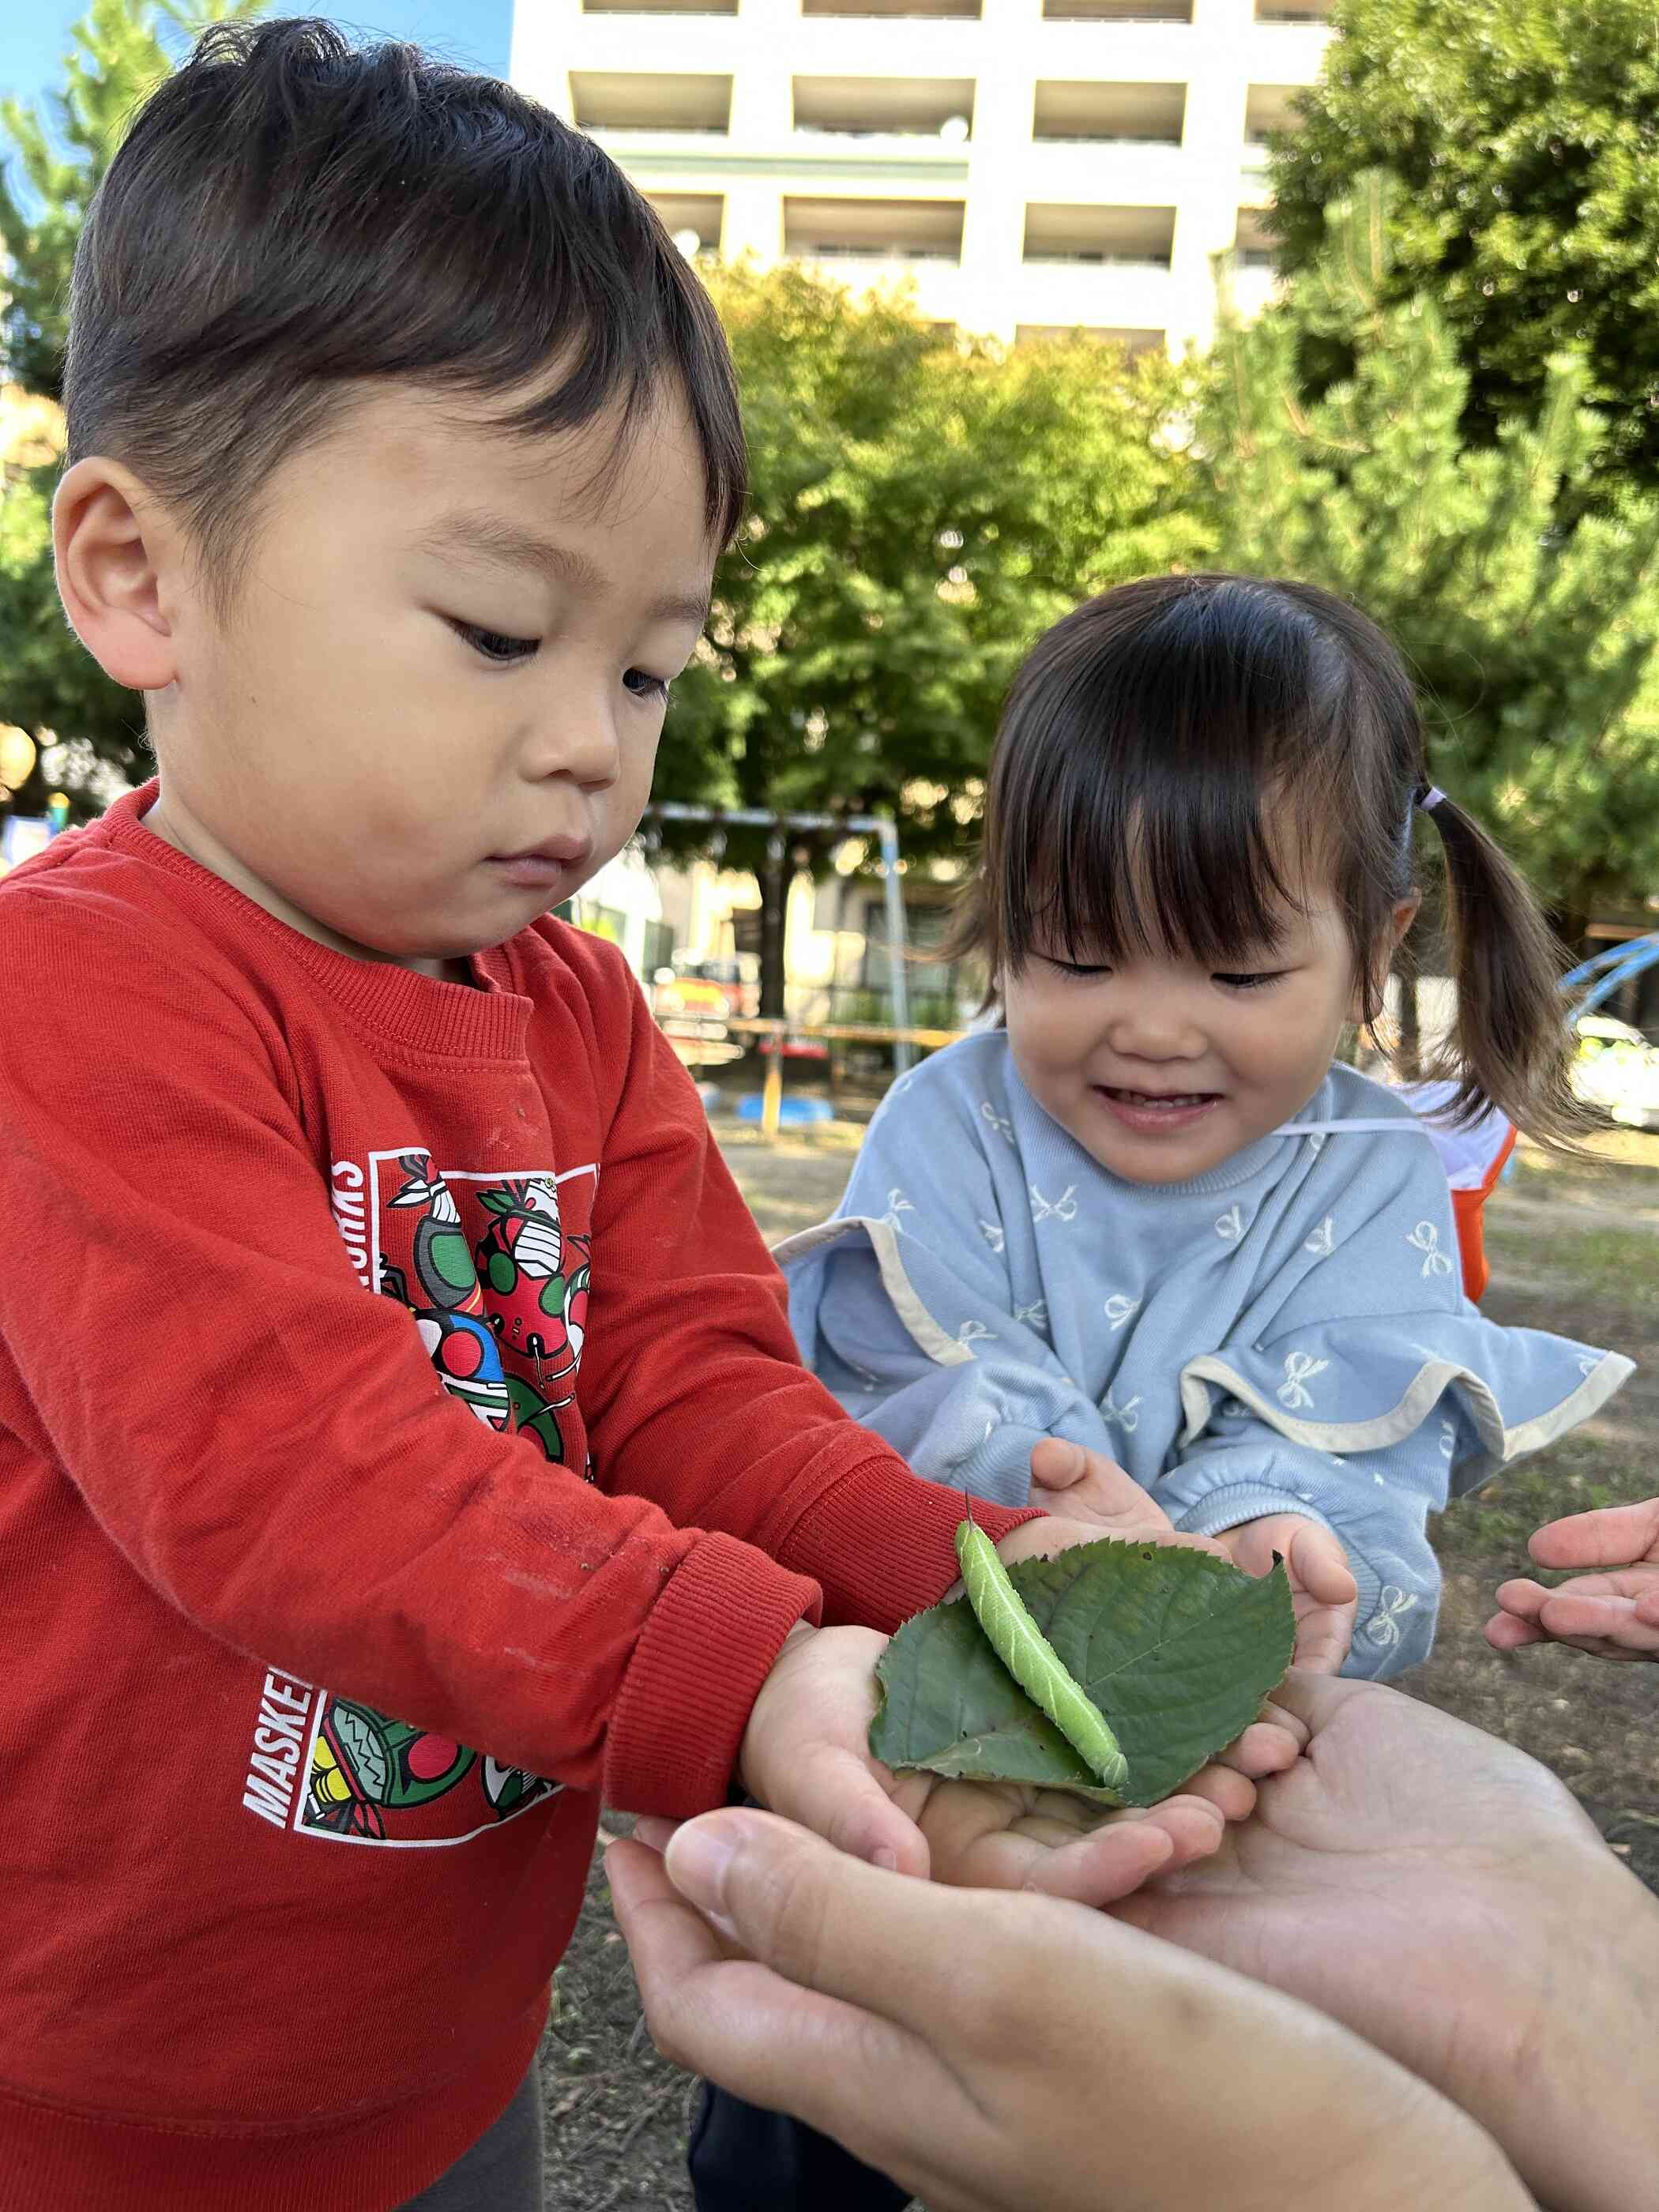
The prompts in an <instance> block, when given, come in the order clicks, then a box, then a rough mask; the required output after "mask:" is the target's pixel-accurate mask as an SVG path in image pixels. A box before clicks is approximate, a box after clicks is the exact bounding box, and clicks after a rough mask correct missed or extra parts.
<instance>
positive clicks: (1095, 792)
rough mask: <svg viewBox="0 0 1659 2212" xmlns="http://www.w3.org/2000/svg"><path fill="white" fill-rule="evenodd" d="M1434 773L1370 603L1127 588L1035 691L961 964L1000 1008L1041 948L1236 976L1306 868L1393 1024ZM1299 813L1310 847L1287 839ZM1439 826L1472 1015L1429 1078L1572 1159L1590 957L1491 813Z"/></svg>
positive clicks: (1008, 753) (1464, 995)
mask: <svg viewBox="0 0 1659 2212" xmlns="http://www.w3.org/2000/svg"><path fill="white" fill-rule="evenodd" d="M1425 784H1426V778H1425V767H1424V749H1423V728H1422V723H1421V720H1420V717H1419V711H1418V705H1417V696H1416V693H1415V691H1414V690H1413V684H1412V679H1411V676H1410V673H1409V671H1407V667H1406V664H1405V662H1404V660H1403V659H1401V655H1400V653H1398V652H1397V651H1396V649H1395V647H1394V646H1393V645H1392V644H1391V643H1390V642H1389V640H1388V639H1387V638H1386V637H1385V636H1384V635H1383V632H1382V631H1381V630H1380V629H1378V628H1377V627H1376V623H1373V622H1371V621H1370V620H1369V619H1368V618H1367V617H1365V616H1364V615H1362V614H1361V613H1359V612H1358V610H1357V609H1356V608H1354V607H1352V606H1350V605H1347V604H1346V602H1345V601H1344V600H1341V599H1336V598H1334V597H1333V595H1332V594H1331V593H1330V592H1322V591H1320V590H1318V589H1317V588H1316V586H1313V585H1311V584H1298V583H1281V582H1268V581H1265V580H1259V579H1257V578H1255V577H1246V576H1227V575H1196V576H1193V575H1188V576H1148V577H1145V578H1143V579H1141V580H1139V582H1137V583H1133V584H1125V585H1123V586H1121V587H1120V588H1119V589H1118V590H1116V591H1113V592H1105V593H1103V595H1102V596H1101V597H1100V598H1099V599H1091V600H1089V601H1088V602H1087V603H1086V604H1085V605H1083V606H1080V607H1079V608H1077V609H1076V610H1075V611H1073V613H1071V614H1069V615H1067V616H1066V617H1065V619H1064V620H1063V621H1061V622H1060V623H1056V624H1055V625H1054V629H1051V630H1049V631H1048V634H1047V635H1045V636H1044V637H1042V639H1040V640H1039V641H1038V642H1037V645H1036V647H1035V649H1034V650H1033V652H1032V653H1031V655H1030V659H1028V660H1027V661H1026V663H1025V665H1024V667H1023V668H1022V669H1021V670H1020V671H1019V673H1018V676H1017V677H1016V678H1015V679H1014V683H1013V686H1012V690H1011V691H1010V693H1009V696H1008V701H1007V704H1006V708H1005V709H1004V713H1003V718H1002V724H1001V727H1000V731H999V732H998V736H997V741H996V747H995V750H994V753H993V755H992V759H991V766H990V772H989V776H988V779H987V790H986V800H985V830H984V841H983V844H982V847H981V855H980V862H979V866H978V869H977V871H976V872H975V875H974V877H973V878H972V879H971V881H970V882H969V884H968V885H967V887H966V890H965V891H964V893H963V900H962V902H961V905H960V907H959V908H958V912H957V921H956V926H955V928H954V931H953V932H952V934H951V939H950V941H949V943H948V944H947V945H945V947H944V948H943V950H942V953H941V957H945V958H959V957H963V955H964V954H967V953H969V952H977V953H981V954H982V955H983V956H984V957H986V958H987V960H988V962H989V964H990V971H991V979H992V980H991V994H992V997H993V999H994V997H995V995H996V990H997V982H998V979H999V978H1000V976H1003V975H1011V974H1012V975H1018V973H1019V971H1020V970H1021V969H1023V968H1024V966H1025V964H1026V963H1027V961H1028V960H1030V958H1031V957H1033V955H1034V954H1036V952H1038V951H1042V950H1048V951H1055V952H1058V953H1060V955H1061V956H1062V957H1075V958H1077V959H1079V960H1080V961H1085V962H1093V961H1099V962H1103V963H1106V964H1108V965H1109V964H1110V963H1112V962H1114V961H1116V960H1120V959H1121V958H1123V957H1125V955H1126V954H1128V953H1135V952H1139V953H1140V954H1142V955H1146V954H1149V953H1151V954H1156V953H1158V952H1160V951H1165V950H1170V951H1175V952H1176V953H1178V954H1189V955H1191V956H1192V957H1194V958H1196V959H1199V960H1201V961H1203V962H1205V963H1206V964H1210V965H1212V966H1214V967H1216V968H1218V969H1227V968H1229V967H1233V966H1237V964H1238V963H1239V960H1240V957H1241V954H1244V953H1247V952H1248V951H1249V949H1250V948H1254V947H1262V948H1270V947H1271V946H1272V945H1273V943H1274V942H1275V940H1276V939H1277V938H1278V937H1279V935H1281V934H1282V917H1283V915H1284V912H1285V908H1286V907H1287V906H1294V904H1295V901H1296V884H1295V881H1294V878H1295V876H1296V875H1297V873H1298V872H1301V871H1305V877H1304V880H1306V881H1309V882H1316V883H1322V884H1328V885H1329V886H1330V887H1331V890H1332V891H1333V893H1334V896H1335V899H1336V901H1337V903H1338V906H1339V908H1340V911H1341V914H1342V915H1343V918H1344V921H1345V922H1346V928H1347V933H1348V941H1349V944H1350V945H1351V947H1352V952H1353V959H1354V969H1355V973H1356V975H1358V976H1359V977H1360V978H1361V979H1362V982H1363V990H1364V1016H1365V1019H1366V1021H1367V1022H1368V1023H1369V1022H1375V1021H1376V1019H1377V1018H1379V1016H1380V1015H1381V1013H1382V1011H1383V982H1384V971H1385V965H1386V963H1385V962H1384V961H1383V959H1382V958H1381V957H1380V953H1381V951H1382V948H1383V947H1385V946H1386V945H1387V944H1388V941H1389V939H1388V929H1389V920H1390V916H1391V913H1392V909H1393V908H1394V905H1395V902H1396V901H1397V900H1400V899H1402V898H1404V897H1406V896H1407V895H1408V894H1409V893H1410V892H1411V890H1412V889H1413V865H1412V838H1411V823H1412V820H1413V800H1414V798H1415V797H1416V796H1417V795H1418V794H1419V792H1421V791H1422V790H1423V789H1424V788H1425ZM1275 794H1282V795H1283V797H1284V798H1285V799H1287V800H1288V802H1289V805H1288V809H1286V808H1285V807H1282V806H1273V804H1272V802H1273V798H1274V795H1275ZM1264 795H1265V796H1266V797H1267V799H1268V801H1269V807H1268V809H1267V810H1264V807H1263V804H1262V802H1263V799H1264ZM1264 813H1270V814H1271V816H1272V817H1273V818H1272V819H1271V821H1269V820H1268V819H1267V818H1264ZM1287 814H1288V826H1289V829H1290V833H1291V836H1292V837H1293V839H1294V840H1295V841H1296V843H1295V848H1294V849H1292V850H1291V851H1289V852H1286V851H1285V849H1284V848H1283V845H1282V842H1281V843H1280V844H1279V845H1278V846H1275V844H1274V842H1273V838H1274V836H1277V837H1279V839H1280V840H1281V841H1282V839H1283V836H1284V835H1285V827H1286V819H1285V817H1286V815H1287ZM1431 820H1432V821H1433V823H1434V826H1435V828H1436V829H1437V831H1438V832H1439V836H1440V840H1441V844H1442V848H1443V852H1444V856H1445V866H1446V892H1447V907H1448V909H1449V911H1448V917H1447V919H1448V924H1449V936H1450V940H1451V945H1452V968H1453V974H1454V978H1455V983H1456V990H1457V1013H1456V1023H1455V1030H1454V1033H1453V1035H1452V1036H1451V1037H1450V1038H1449V1040H1448V1042H1447V1043H1446V1046H1445V1048H1444V1049H1443V1052H1442V1053H1441V1054H1439V1056H1438V1058H1437V1061H1436V1063H1435V1064H1434V1065H1433V1066H1431V1067H1430V1068H1429V1069H1428V1070H1427V1071H1426V1072H1427V1073H1430V1074H1431V1075H1433V1076H1435V1077H1438V1078H1443V1079H1451V1080H1453V1081H1455V1083H1456V1085H1457V1086H1458V1089H1457V1096H1456V1098H1455V1102H1454V1103H1453V1105H1452V1107H1451V1109H1449V1111H1450V1115H1451V1117H1452V1118H1453V1119H1455V1120H1456V1119H1462V1120H1468V1119H1472V1118H1474V1116H1475V1115H1478V1114H1479V1113H1480V1112H1481V1111H1482V1110H1483V1109H1484V1108H1485V1106H1486V1103H1487V1102H1488V1101H1490V1102H1491V1103H1492V1104H1494V1105H1496V1106H1498V1107H1499V1108H1500V1109H1502V1110H1503V1111H1504V1113H1505V1114H1506V1115H1508V1116H1509V1117H1510V1120H1511V1121H1513V1122H1515V1124H1516V1127H1519V1128H1522V1129H1524V1130H1525V1131H1526V1132H1527V1133H1528V1134H1529V1135H1530V1136H1533V1137H1534V1138H1536V1139H1540V1140H1541V1141H1542V1142H1544V1143H1546V1144H1555V1145H1560V1146H1567V1147H1569V1148H1571V1142H1572V1139H1574V1138H1575V1137H1576V1136H1578V1135H1581V1134H1582V1133H1583V1132H1584V1131H1585V1130H1587V1129H1589V1128H1592V1127H1597V1126H1599V1117H1597V1116H1596V1115H1594V1114H1593V1113H1592V1112H1590V1111H1589V1109H1586V1108H1585V1107H1584V1106H1583V1105H1582V1104H1581V1103H1580V1102H1579V1101H1578V1100H1577V1099H1576V1098H1575V1097H1573V1095H1572V1091H1571V1085H1570V1082H1569V1069H1570V1066H1571V1054H1572V1040H1571V1031H1570V1030H1569V1029H1568V1026H1567V1022H1566V1015H1565V1004H1564V1001H1563V1000H1562V998H1561V995H1560V993H1559V989H1558V987H1557V978H1558V976H1559V975H1560V973H1561V972H1562V969H1563V968H1564V967H1565V964H1566V963H1565V960H1564V959H1563V958H1562V957H1560V952H1559V947H1558V946H1557V945H1556V944H1555V941H1554V939H1553V937H1552V936H1551V934H1550V932H1549V929H1548V927H1547V924H1546V922H1545V921H1544V918H1543V916H1542V915H1541V913H1540V912H1539V910H1538V908H1537V905H1536V904H1535V902H1534V900H1533V897H1532V895H1531V893H1530V892H1529V890H1528V888H1527V885H1526V884H1525V883H1524V881H1523V880H1522V878H1521V876H1520V875H1519V873H1518V872H1517V871H1516V869H1515V867H1514V866H1512V865H1511V863H1510V861H1509V860H1507V859H1506V858H1505V856H1504V854H1503V853H1502V851H1501V850H1500V849H1499V848H1498V846H1497V845H1496V844H1494V843H1493V842H1492V839H1491V838H1490V837H1488V836H1486V832H1485V831H1484V830H1483V829H1480V826H1479V824H1478V823H1475V822H1474V821H1473V820H1472V819H1471V818H1470V817H1469V816H1468V815H1467V814H1465V813H1464V812H1463V811H1462V809H1461V808H1460V807H1457V806H1455V805H1453V804H1452V803H1451V801H1450V800H1449V799H1442V800H1440V801H1439V802H1438V803H1437V805H1435V807H1434V809H1433V812H1432V815H1431ZM1287 877H1291V878H1292V880H1291V881H1287V880H1286V878H1287Z"/></svg>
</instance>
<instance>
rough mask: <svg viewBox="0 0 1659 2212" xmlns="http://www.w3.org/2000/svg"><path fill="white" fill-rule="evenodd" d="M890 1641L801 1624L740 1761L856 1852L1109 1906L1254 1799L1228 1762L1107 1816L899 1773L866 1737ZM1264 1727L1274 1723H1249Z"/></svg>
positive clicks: (757, 1788) (1057, 1797) (759, 1787)
mask: <svg viewBox="0 0 1659 2212" xmlns="http://www.w3.org/2000/svg"><path fill="white" fill-rule="evenodd" d="M1031 1525H1032V1526H1033V1527H1037V1526H1042V1527H1048V1528H1052V1527H1053V1526H1054V1523H1051V1522H1042V1523H1036V1522H1034V1523H1032V1524H1031ZM1049 1548H1050V1549H1051V1550H1052V1549H1054V1548H1056V1547H1055V1546H1054V1542H1053V1541H1052V1540H1051V1542H1050V1547H1049ZM885 1641H886V1639H885V1638H884V1637H883V1636H882V1635H881V1634H880V1633H879V1632H878V1631H877V1630H875V1629H873V1628H824V1629H809V1628H805V1627H802V1628H799V1629H797V1630H795V1631H794V1632H793V1633H792V1634H791V1636H790V1637H789V1638H788V1639H787V1641H786V1643H785V1644H784V1646H783V1649H782V1650H781V1652H780V1653H779V1654H778V1656H777V1659H776V1661H775V1663H774V1665H773V1668H772V1671H771V1673H770V1674H769V1675H768V1676H767V1678H766V1680H765V1681H764V1682H763V1684H762V1686H761V1692H760V1695H759V1697H757V1699H756V1700H755V1705H754V1710H753V1711H752V1712H751V1713H750V1717H749V1726H748V1729H747V1730H746V1732H745V1734H744V1740H743V1752H742V1756H741V1759H740V1761H739V1771H740V1778H741V1780H742V1782H743V1785H744V1788H745V1789H746V1790H748V1791H749V1793H750V1796H753V1797H757V1798H759V1800H760V1802H762V1804H763V1805H766V1806H769V1808H771V1810H772V1811H773V1812H775V1813H781V1814H783V1815H784V1816H785V1817H786V1818H787V1819H788V1820H798V1821H799V1823H800V1824H801V1826H803V1827H806V1828H811V1829H812V1830H813V1831H814V1832H816V1833H817V1834H818V1835H820V1836H823V1837H825V1838H828V1840H829V1842H830V1843H832V1844H836V1847H837V1848H838V1849H839V1850H844V1851H847V1852H848V1853H850V1854H851V1855H852V1856H853V1857H854V1858H861V1859H866V1860H868V1861H869V1862H870V1863H872V1865H876V1866H886V1867H892V1868H896V1869H897V1871H898V1872H899V1873H901V1874H912V1875H928V1874H930V1873H931V1874H932V1875H933V1877H934V1879H935V1880H936V1881H948V1882H955V1883H958V1884H961V1885H964V1886H966V1887H974V1888H983V1889H1033V1890H1042V1891H1046V1892H1048V1893H1050V1894H1052V1895H1054V1896H1059V1897H1070V1898H1074V1899H1077V1900H1078V1901H1079V1903H1082V1904H1085V1905H1109V1904H1111V1903H1112V1902H1114V1901H1115V1899H1119V1898H1121V1897H1127V1896H1128V1895H1129V1893H1130V1892H1131V1891H1133V1890H1135V1889H1138V1888H1139V1887H1140V1885H1141V1883H1142V1882H1144V1881H1147V1880H1148V1879H1149V1878H1150V1877H1151V1876H1152V1875H1154V1874H1168V1873H1170V1872H1172V1871H1173V1870H1174V1869H1176V1868H1177V1867H1183V1866H1187V1865H1189V1864H1190V1863H1191V1862H1192V1861H1193V1860H1194V1859H1200V1858H1205V1857H1208V1855H1209V1854H1210V1853H1211V1852H1212V1851H1213V1850H1215V1848H1216V1846H1217V1845H1218V1844H1219V1843H1220V1841H1221V1838H1222V1833H1223V1831H1224V1829H1225V1826H1226V1823H1227V1822H1228V1820H1244V1819H1246V1818H1247V1817H1248V1816H1249V1814H1250V1812H1251V1810H1252V1809H1253V1808H1254V1806H1255V1787H1254V1785H1253V1784H1251V1783H1250V1782H1249V1780H1248V1779H1247V1778H1245V1776H1243V1774H1241V1773H1239V1772H1237V1771H1236V1770H1234V1769H1231V1768H1229V1767H1226V1766H1223V1765H1214V1766H1208V1767H1206V1768H1205V1770H1204V1771H1203V1772H1202V1773H1201V1774H1199V1775H1196V1776H1194V1778H1193V1780H1192V1781H1191V1782H1189V1783H1188V1785H1187V1787H1186V1789H1185V1790H1184V1791H1183V1792H1182V1795H1181V1796H1178V1797H1168V1798H1166V1799H1165V1800H1164V1802H1163V1803H1162V1804H1161V1805H1156V1806H1154V1807H1152V1809H1151V1810H1150V1811H1148V1812H1141V1811H1139V1810H1136V1811H1127V1812H1122V1813H1113V1814H1108V1815H1107V1816H1106V1818H1105V1819H1104V1820H1102V1819H1101V1816H1100V1813H1099V1810H1098V1808H1097V1807H1094V1806H1091V1805H1090V1804H1089V1803H1088V1802H1086V1801H1085V1799H1083V1798H1080V1797H1072V1796H1066V1794H1065V1793H1064V1792H1061V1791H1058V1790H1050V1791H1045V1790H1021V1789H1016V1788H1014V1787H1012V1785H1010V1784H1003V1783H987V1782H947V1781H942V1780H940V1779H939V1778H936V1777H934V1776H933V1775H928V1774H894V1773H892V1772H891V1771H890V1770H889V1769H888V1768H887V1767H885V1766H884V1765H882V1764H881V1763H880V1761H879V1760H878V1759H876V1758H874V1757H873V1756H872V1753H871V1751H870V1747H869V1733H870V1723H871V1721H872V1718H873V1717H874V1714H875V1708H876V1694H875V1693H876V1682H875V1665H876V1661H877V1660H878V1658H879V1657H880V1656H881V1651H882V1648H883V1645H884V1643H885ZM1286 1724H1287V1726H1288V1725H1289V1724H1290V1723H1289V1721H1288V1717H1287V1722H1286ZM1258 1732H1267V1731H1258V1730H1255V1729H1251V1730H1247V1732H1246V1735H1247V1736H1248V1735H1255V1734H1256V1733H1258ZM1270 1732H1271V1733H1272V1734H1273V1735H1279V1734H1280V1733H1281V1731H1280V1730H1279V1729H1273V1730H1272V1731H1270ZM1240 1741H1241V1742H1242V1741H1245V1738H1241V1739H1240ZM1302 1741H1305V1735H1304V1737H1303V1738H1302ZM1235 1748H1237V1747H1235ZM1297 1749H1298V1750H1299V1749H1300V1741H1298V1742H1297ZM1292 1756H1294V1753H1292ZM1289 1763H1290V1762H1289V1761H1288V1760H1284V1761H1281V1764H1285V1765H1288V1764H1289Z"/></svg>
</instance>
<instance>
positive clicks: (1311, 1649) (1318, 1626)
mask: <svg viewBox="0 0 1659 2212" xmlns="http://www.w3.org/2000/svg"><path fill="white" fill-rule="evenodd" d="M1219 1541H1220V1543H1221V1547H1222V1549H1223V1550H1224V1551H1225V1553H1226V1554H1227V1556H1228V1558H1229V1559H1231V1561H1232V1563H1233V1565H1235V1566H1236V1567H1243V1570H1244V1571H1245V1573H1246V1574H1247V1575H1267V1574H1271V1573H1272V1572H1273V1553H1275V1552H1277V1553H1278V1554H1279V1557H1280V1559H1283V1560H1284V1562H1285V1573H1286V1574H1287V1575H1288V1576H1289V1577H1290V1578H1291V1602H1292V1604H1293V1605H1294V1606H1295V1608H1296V1659H1295V1664H1296V1665H1297V1666H1298V1667H1305V1668H1308V1670H1309V1672H1310V1674H1336V1673H1337V1672H1338V1671H1339V1669H1340V1667H1341V1665H1342V1662H1343V1661H1344V1660H1345V1659H1346V1657H1347V1656H1348V1647H1349V1645H1350V1644H1352V1642H1353V1627H1354V1613H1355V1611H1356V1609H1357V1607H1358V1603H1359V1585H1358V1583H1356V1582H1355V1580H1354V1578H1353V1575H1352V1571H1351V1570H1350V1568H1349V1565H1348V1555H1347V1553H1346V1552H1345V1551H1344V1550H1343V1548H1342V1546H1341V1545H1340V1542H1339V1541H1337V1539H1336V1538H1335V1537H1334V1535H1332V1534H1331V1532H1330V1530H1329V1529H1328V1528H1326V1527H1325V1525H1324V1523H1323V1522H1319V1521H1310V1519H1309V1518H1308V1516H1307V1515H1306V1514H1305V1513H1264V1514H1262V1515H1261V1517H1260V1519H1258V1520H1255V1521H1241V1522H1239V1524H1238V1526H1237V1528H1224V1529H1223V1530H1222V1532H1221V1536H1220V1540H1219Z"/></svg>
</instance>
